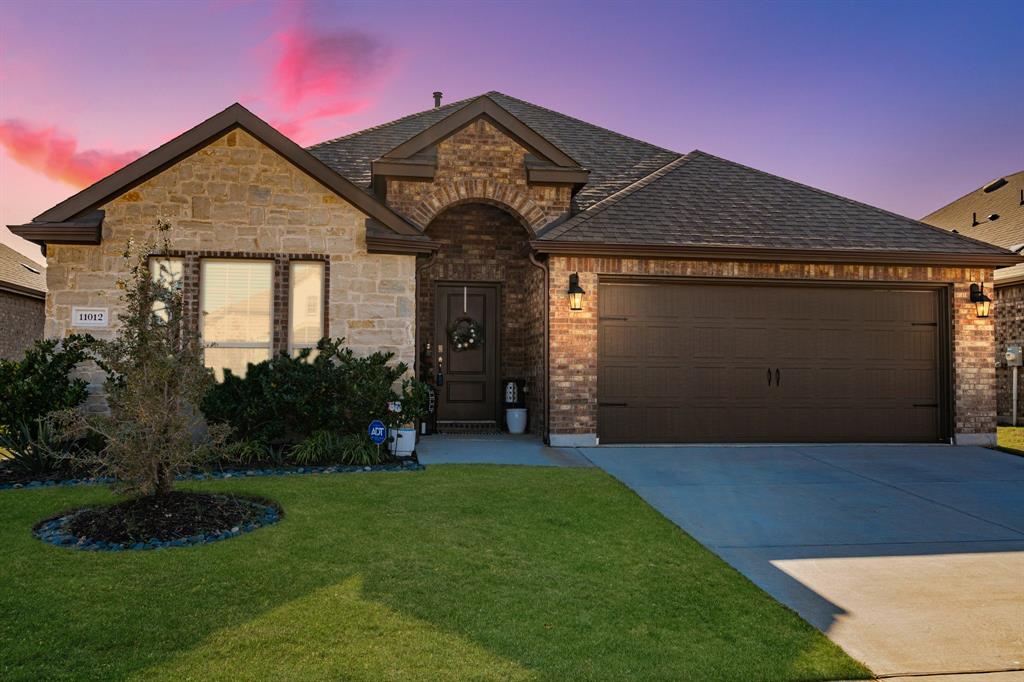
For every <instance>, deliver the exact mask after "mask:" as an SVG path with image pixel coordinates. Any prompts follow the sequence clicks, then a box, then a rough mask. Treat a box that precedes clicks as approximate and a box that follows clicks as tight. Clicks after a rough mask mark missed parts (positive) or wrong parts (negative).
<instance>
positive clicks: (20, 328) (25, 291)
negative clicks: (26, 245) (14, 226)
mask: <svg viewBox="0 0 1024 682" xmlns="http://www.w3.org/2000/svg"><path fill="white" fill-rule="evenodd" d="M45 271H46V268H44V267H43V266H42V265H40V264H39V263H36V262H35V261H34V260H32V259H30V258H26V257H25V256H23V255H21V254H20V253H18V252H17V251H15V250H14V249H12V248H11V247H9V246H6V245H5V244H0V358H3V359H4V360H17V359H20V358H21V356H22V355H24V354H25V349H26V348H28V347H29V346H31V345H32V344H33V343H34V342H36V341H38V340H39V339H41V338H43V323H44V321H45V319H46V311H45V306H46V274H45Z"/></svg>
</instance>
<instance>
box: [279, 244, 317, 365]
mask: <svg viewBox="0 0 1024 682" xmlns="http://www.w3.org/2000/svg"><path fill="white" fill-rule="evenodd" d="M325 270H326V268H325V267H324V261H321V260H293V261H290V262H289V263H288V289H289V291H288V354H289V355H293V356H294V355H295V354H296V353H297V352H298V351H300V350H302V349H305V348H316V344H317V343H318V342H319V341H320V339H321V338H323V336H324V305H325V301H324V289H325V287H324V284H325V283H324V275H325ZM313 273H315V281H314V284H315V286H308V287H306V288H305V289H304V290H303V291H300V290H299V281H300V277H301V276H302V275H303V274H306V275H307V276H308V275H310V274H313ZM300 325H301V326H300ZM311 328H313V329H315V330H316V331H315V333H313V334H309V333H308V329H311ZM300 336H301V337H302V338H298V337H300Z"/></svg>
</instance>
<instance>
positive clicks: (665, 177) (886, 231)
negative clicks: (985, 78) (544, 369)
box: [540, 151, 1005, 255]
mask: <svg viewBox="0 0 1024 682" xmlns="http://www.w3.org/2000/svg"><path fill="white" fill-rule="evenodd" d="M540 239H541V240H557V241H559V242H572V241H581V242H601V243H622V244H662V245H675V246H725V247H751V248H777V249H827V250H842V249H849V250H878V251H921V252H939V253H943V252H949V253H977V254H997V255H998V254H1005V251H1003V250H1002V249H999V248H997V247H994V246H991V245H989V244H985V243H983V242H979V241H976V240H973V239H966V238H963V237H961V236H958V235H955V234H952V233H949V232H946V231H945V230H941V229H938V228H935V227H932V226H930V225H925V224H923V223H919V222H917V221H916V220H911V219H910V218H905V217H903V216H900V215H896V214H895V213H890V212H888V211H884V210H882V209H879V208H874V207H872V206H868V205H866V204H861V203H859V202H856V201H853V200H851V199H846V198H844V197H840V196H837V195H834V194H830V193H828V192H824V191H822V190H818V189H814V188H813V187H808V186H806V185H801V184H799V183H796V182H793V181H791V180H786V179H784V178H780V177H778V176H775V175H771V174H769V173H765V172H762V171H758V170H755V169H753V168H748V167H746V166H742V165H740V164H737V163H733V162H731V161H726V160H725V159H721V158H718V157H716V156H712V155H710V154H706V153H704V152H701V151H694V152H691V153H689V154H687V155H686V156H684V157H682V158H679V159H677V160H675V161H673V162H671V163H669V164H667V165H666V166H664V167H663V168H661V169H660V170H658V171H656V172H655V173H652V174H651V175H649V176H647V177H645V178H643V179H642V180H640V181H638V182H636V183H634V184H633V185H631V186H629V187H628V188H626V189H624V190H622V191H620V192H618V193H616V194H614V195H612V196H610V197H608V198H606V199H604V200H603V201H601V202H599V203H597V204H595V205H594V206H592V207H591V208H589V209H588V210H586V211H584V212H582V213H579V214H577V215H575V216H573V217H572V218H570V219H568V220H566V221H565V222H563V223H561V224H558V225H554V226H552V227H550V228H548V229H547V230H546V231H545V232H543V233H542V234H541V235H540Z"/></svg>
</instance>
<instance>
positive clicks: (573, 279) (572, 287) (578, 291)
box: [567, 272, 587, 310]
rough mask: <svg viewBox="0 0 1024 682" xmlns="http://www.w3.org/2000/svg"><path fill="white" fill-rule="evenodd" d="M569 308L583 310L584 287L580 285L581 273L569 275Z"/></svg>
mask: <svg viewBox="0 0 1024 682" xmlns="http://www.w3.org/2000/svg"><path fill="white" fill-rule="evenodd" d="M567 293H568V294H569V310H583V294H585V293H587V292H585V291H583V287H581V286H580V273H578V272H574V273H572V274H571V275H569V291H568V292H567Z"/></svg>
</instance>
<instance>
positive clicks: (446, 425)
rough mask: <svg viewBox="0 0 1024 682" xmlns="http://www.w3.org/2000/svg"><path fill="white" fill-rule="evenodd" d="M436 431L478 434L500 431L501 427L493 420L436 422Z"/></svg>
mask: <svg viewBox="0 0 1024 682" xmlns="http://www.w3.org/2000/svg"><path fill="white" fill-rule="evenodd" d="M437 432H438V433H440V434H442V435H446V436H458V435H467V436H480V435H486V434H493V433H501V429H499V428H498V423H497V422H494V421H473V422H437Z"/></svg>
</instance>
